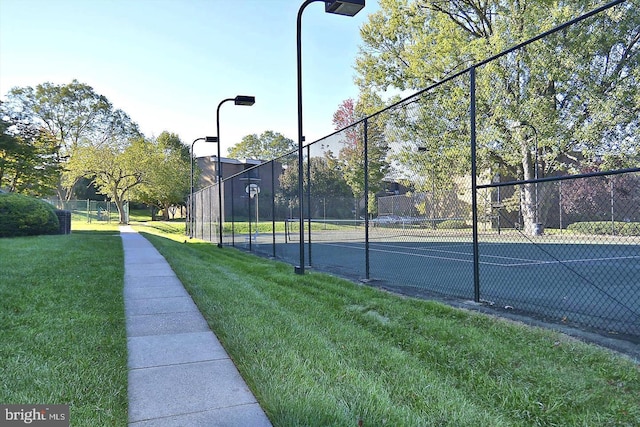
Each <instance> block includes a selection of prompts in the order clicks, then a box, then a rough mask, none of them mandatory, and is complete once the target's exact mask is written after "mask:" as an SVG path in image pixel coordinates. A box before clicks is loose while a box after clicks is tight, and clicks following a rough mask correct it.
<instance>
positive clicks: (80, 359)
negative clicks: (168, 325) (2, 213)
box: [0, 223, 127, 426]
mask: <svg viewBox="0 0 640 427" xmlns="http://www.w3.org/2000/svg"><path fill="white" fill-rule="evenodd" d="M85 228H86V227H85ZM94 228H95V226H94ZM100 228H101V229H102V230H104V231H78V229H77V227H76V224H75V223H74V231H73V234H71V235H67V236H38V237H21V238H5V239H0V325H1V327H0V366H1V368H0V369H1V372H2V381H1V386H0V403H5V404H7V403H15V404H69V405H70V418H71V425H74V426H124V425H126V424H127V347H126V346H127V341H126V332H125V322H124V306H123V297H122V284H123V274H124V273H123V269H124V267H123V255H122V244H121V240H120V238H119V237H118V233H117V231H116V230H117V226H103V227H100Z"/></svg>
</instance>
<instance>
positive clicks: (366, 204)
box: [356, 119, 370, 280]
mask: <svg viewBox="0 0 640 427" xmlns="http://www.w3.org/2000/svg"><path fill="white" fill-rule="evenodd" d="M367 130H368V120H367V119H365V121H364V144H363V146H364V147H363V148H364V170H363V172H364V211H365V215H364V271H365V273H364V278H365V280H369V266H370V264H369V255H370V254H369V153H368V137H367ZM356 224H357V221H356Z"/></svg>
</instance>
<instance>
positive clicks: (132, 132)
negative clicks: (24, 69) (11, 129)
mask: <svg viewBox="0 0 640 427" xmlns="http://www.w3.org/2000/svg"><path fill="white" fill-rule="evenodd" d="M2 107H3V108H2V110H3V111H2V112H3V115H6V116H9V117H16V118H18V119H19V120H21V121H22V122H24V123H30V124H32V125H34V126H37V127H42V128H44V129H45V130H46V131H47V133H48V134H49V135H52V136H53V137H54V138H55V140H56V141H57V145H58V147H59V148H58V150H57V152H56V159H55V161H56V162H57V163H59V164H60V165H62V166H63V165H64V164H65V163H66V162H67V161H68V160H69V159H70V158H71V157H72V156H73V155H74V154H75V152H76V151H77V150H78V149H79V148H83V147H87V146H93V147H101V146H102V145H105V144H107V145H111V146H114V147H123V146H124V145H126V144H127V143H128V141H129V139H130V138H134V137H138V136H140V132H139V130H138V127H137V125H136V124H135V123H134V122H132V121H131V119H130V118H129V116H128V115H127V114H126V113H124V112H123V111H122V110H118V109H114V108H113V106H112V105H111V103H110V102H109V101H108V100H107V98H106V97H105V96H103V95H99V94H97V93H96V92H95V91H94V90H93V88H92V87H90V86H88V85H86V84H84V83H79V82H78V81H77V80H73V81H72V82H71V83H69V84H66V85H55V84H52V83H43V84H40V85H37V86H36V87H35V88H33V87H24V88H20V87H16V88H13V89H11V90H10V91H9V93H8V94H7V102H5V103H3V106H2ZM62 182H64V183H65V184H66V186H63V185H59V187H58V189H57V191H58V195H59V197H60V198H61V199H67V200H68V199H69V198H70V197H71V196H72V190H73V186H74V185H75V183H76V181H75V180H74V179H73V177H71V176H66V177H65V178H64V180H61V182H60V184H62Z"/></svg>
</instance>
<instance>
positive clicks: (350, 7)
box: [295, 0, 365, 274]
mask: <svg viewBox="0 0 640 427" xmlns="http://www.w3.org/2000/svg"><path fill="white" fill-rule="evenodd" d="M316 1H322V0H306V1H305V2H304V3H303V4H302V6H300V9H299V10H298V21H297V28H296V48H297V63H296V64H297V69H298V199H299V203H298V213H299V220H300V265H299V266H297V267H295V272H296V273H298V274H304V209H303V208H304V206H303V204H304V202H303V199H304V197H303V194H302V193H303V192H304V185H303V178H302V174H303V172H302V161H303V154H302V144H303V142H304V136H303V132H302V38H301V32H302V31H301V30H302V12H303V11H304V9H305V8H306V7H307V6H308V5H310V4H311V3H314V2H316ZM364 5H365V0H329V1H325V2H324V11H325V12H327V13H333V14H336V15H343V16H354V15H355V14H356V13H358V12H360V10H362V9H363V8H364Z"/></svg>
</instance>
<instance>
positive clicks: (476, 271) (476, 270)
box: [469, 67, 480, 302]
mask: <svg viewBox="0 0 640 427" xmlns="http://www.w3.org/2000/svg"><path fill="white" fill-rule="evenodd" d="M469 71H470V80H471V81H470V92H471V93H470V104H471V105H470V110H471V111H470V116H471V117H470V121H471V205H472V206H471V210H472V215H473V300H474V301H475V302H480V254H479V252H478V194H477V192H478V189H477V185H478V183H477V172H478V170H477V164H476V67H471V69H470V70H469Z"/></svg>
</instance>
